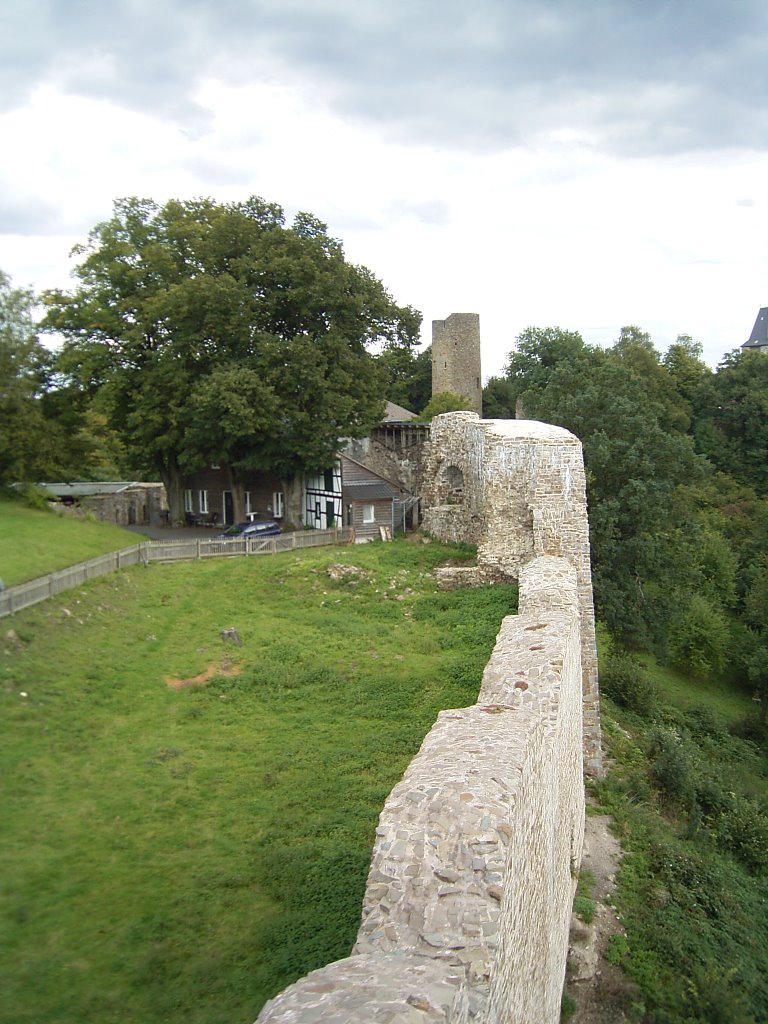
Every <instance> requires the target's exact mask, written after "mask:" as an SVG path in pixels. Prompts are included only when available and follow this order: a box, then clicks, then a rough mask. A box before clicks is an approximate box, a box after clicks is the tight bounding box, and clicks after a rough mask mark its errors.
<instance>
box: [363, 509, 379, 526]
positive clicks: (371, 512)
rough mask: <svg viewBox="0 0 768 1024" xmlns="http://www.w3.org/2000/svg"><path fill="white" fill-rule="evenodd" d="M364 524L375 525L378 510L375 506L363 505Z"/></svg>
mask: <svg viewBox="0 0 768 1024" xmlns="http://www.w3.org/2000/svg"><path fill="white" fill-rule="evenodd" d="M363 522H364V523H375V522H376V508H375V506H373V505H363Z"/></svg>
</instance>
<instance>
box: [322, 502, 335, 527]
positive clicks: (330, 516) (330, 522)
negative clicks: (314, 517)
mask: <svg viewBox="0 0 768 1024" xmlns="http://www.w3.org/2000/svg"><path fill="white" fill-rule="evenodd" d="M335 525H336V515H335V513H334V503H333V501H326V503H325V527H326V529H327V530H330V529H332V528H333V527H334V526H335Z"/></svg>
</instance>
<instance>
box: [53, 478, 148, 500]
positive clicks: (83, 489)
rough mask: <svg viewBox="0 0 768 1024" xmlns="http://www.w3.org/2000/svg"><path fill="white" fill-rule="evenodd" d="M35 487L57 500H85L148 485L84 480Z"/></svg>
mask: <svg viewBox="0 0 768 1024" xmlns="http://www.w3.org/2000/svg"><path fill="white" fill-rule="evenodd" d="M36 486H37V487H39V488H40V489H41V490H43V491H48V493H49V494H52V495H54V497H57V498H85V497H88V496H89V495H91V494H119V493H120V492H121V491H127V490H129V489H130V488H131V487H146V486H150V485H147V484H142V483H141V482H140V481H138V480H84V481H78V482H75V483H52V484H51V483H46V484H37V485H36ZM155 486H157V485H155Z"/></svg>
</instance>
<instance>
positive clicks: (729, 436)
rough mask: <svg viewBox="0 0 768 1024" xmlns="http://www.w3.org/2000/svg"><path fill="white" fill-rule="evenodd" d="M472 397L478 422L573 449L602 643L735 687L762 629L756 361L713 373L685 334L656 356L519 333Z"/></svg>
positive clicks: (760, 376) (627, 335)
mask: <svg viewBox="0 0 768 1024" xmlns="http://www.w3.org/2000/svg"><path fill="white" fill-rule="evenodd" d="M483 400H484V408H485V409H486V414H487V415H494V416H508V417H514V416H515V411H516V409H518V410H522V413H523V414H524V415H525V416H527V417H529V418H533V419H541V420H545V421H547V422H550V423H555V424H558V425H560V426H563V427H566V428H567V429H569V430H572V431H573V432H574V433H575V434H576V435H577V436H578V437H579V438H580V439H581V441H582V443H583V446H584V459H585V466H586V472H587V491H588V500H589V519H590V531H591V539H592V556H593V577H594V584H595V598H596V603H597V606H598V613H599V615H600V616H601V618H602V619H603V621H604V622H605V623H606V624H607V625H608V627H609V629H610V630H611V632H612V634H613V636H614V638H615V639H616V640H617V641H619V642H621V643H623V644H625V645H628V646H646V647H647V646H652V647H654V648H655V649H656V650H658V651H659V652H660V653H662V654H664V655H666V656H668V657H669V658H670V659H671V660H672V661H674V662H677V663H679V664H681V665H683V666H685V667H688V668H690V669H692V670H698V671H701V672H710V673H714V674H717V673H718V672H722V671H723V670H724V669H725V668H726V665H727V664H728V665H730V666H731V669H732V670H740V671H741V672H742V675H744V676H745V677H746V674H747V672H748V665H747V662H746V661H745V657H747V656H748V655H749V652H750V651H751V650H753V649H754V648H755V647H756V646H759V645H760V644H762V643H765V640H766V635H767V631H768V623H767V622H766V619H767V618H768V606H765V604H764V601H763V597H764V590H765V585H764V579H763V576H762V573H761V571H760V569H759V567H760V566H761V565H763V566H764V565H765V564H768V560H766V558H767V556H768V529H767V528H766V527H768V518H766V516H768V502H766V499H765V497H764V496H765V494H766V492H767V491H768V487H767V486H766V485H767V483H768V478H767V477H766V473H768V469H766V461H765V453H766V450H768V436H766V434H765V430H766V423H768V416H767V415H766V413H768V404H766V403H768V358H765V356H764V354H762V353H757V354H756V353H750V352H736V353H732V354H731V355H729V356H726V358H725V359H724V360H723V362H722V364H721V365H720V367H718V370H717V372H715V373H713V372H712V371H711V370H710V369H709V368H708V367H707V366H706V365H705V364H704V363H703V362H702V360H701V347H700V346H698V345H697V344H696V343H695V342H694V341H693V340H692V339H691V338H690V337H688V336H686V335H682V336H680V337H679V338H678V339H677V341H676V342H675V343H674V344H673V345H671V346H670V348H669V350H668V351H667V353H666V354H665V355H664V356H663V357H662V356H661V355H660V354H659V352H658V351H657V350H656V348H655V346H654V344H653V341H652V340H651V338H650V337H649V335H648V334H647V333H646V332H644V331H642V330H640V329H639V328H637V327H626V328H623V329H622V331H621V332H620V335H619V337H618V338H617V340H616V342H615V343H614V345H612V346H611V347H609V348H606V349H603V348H599V347H596V346H591V345H587V344H585V342H584V341H583V339H582V338H581V336H580V335H579V334H577V333H575V332H573V331H565V330H562V329H560V328H528V329H527V330H526V331H524V332H523V333H522V334H521V335H520V336H519V338H518V339H517V345H516V348H515V350H514V351H513V352H512V353H511V354H510V356H509V360H508V364H507V367H506V371H505V373H504V375H503V376H502V377H498V378H495V379H493V380H491V381H490V382H489V384H488V386H487V387H486V389H485V393H484V396H483ZM739 652H740V653H739ZM753 662H754V658H753V659H752V662H750V664H752V663H753ZM739 666H740V669H739ZM749 671H751V672H752V674H753V675H754V671H755V670H754V668H752V669H751V670H749Z"/></svg>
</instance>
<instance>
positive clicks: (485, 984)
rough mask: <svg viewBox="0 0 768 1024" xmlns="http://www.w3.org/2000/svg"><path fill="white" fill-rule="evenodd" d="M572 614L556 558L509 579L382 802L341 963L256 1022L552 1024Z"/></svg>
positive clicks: (562, 946) (569, 765)
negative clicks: (500, 618)
mask: <svg viewBox="0 0 768 1024" xmlns="http://www.w3.org/2000/svg"><path fill="white" fill-rule="evenodd" d="M553 595H556V597H555V600H554V602H553V600H552V598H553ZM579 618H580V617H579V609H578V586H577V581H576V574H575V572H574V570H573V569H572V567H571V566H570V565H569V564H568V563H567V562H566V561H565V560H563V559H558V558H539V559H535V560H533V561H532V562H530V563H528V564H527V565H526V566H525V567H524V568H523V569H522V570H521V577H520V611H519V614H518V615H512V616H509V617H508V618H506V619H505V620H504V622H503V623H502V627H501V630H500V632H499V636H498V640H497V643H496V647H495V649H494V652H493V655H492V657H491V659H490V661H489V663H488V665H487V666H486V669H485V673H484V676H483V682H482V687H481V690H480V695H479V700H478V702H477V704H475V705H474V706H473V707H470V708H460V709H456V710H452V711H443V712H442V713H441V714H440V716H439V717H438V720H437V722H436V723H435V725H434V726H433V728H432V730H431V731H430V732H429V734H428V735H427V737H426V739H425V740H424V743H423V744H422V747H421V750H420V751H419V753H418V754H417V756H416V757H415V758H414V760H413V762H412V763H411V765H410V766H409V768H408V770H407V771H406V773H405V776H404V777H403V779H402V781H401V782H400V783H399V784H398V785H397V786H396V787H395V788H394V790H393V791H392V793H391V794H390V796H389V798H388V799H387V802H386V804H385V806H384V810H383V812H382V814H381V818H380V821H379V827H378V828H377V830H376V842H375V846H374V850H373V858H372V861H371V869H370V873H369V875H368V884H367V887H366V893H365V899H364V903H363V919H362V924H361V927H360V931H359V933H358V937H357V943H356V945H355V948H354V950H353V955H352V956H350V957H348V958H347V959H346V960H341V961H338V962H337V963H335V964H331V965H330V966H329V967H326V968H323V969H322V970H319V971H315V972H313V973H312V974H310V975H308V977H306V978H304V979H302V980H301V981H299V982H297V983H296V984H295V985H292V986H291V987H290V988H288V989H286V990H285V991H284V992H283V993H281V994H280V995H279V996H277V997H276V998H275V999H273V1000H272V1001H271V1002H269V1003H267V1005H266V1006H265V1007H264V1009H263V1010H262V1013H261V1015H260V1016H259V1018H258V1020H259V1022H260V1024H288V1022H291V1024H309V1022H310V1021H312V1022H330V1021H341V1020H343V1021H345V1022H347V1024H368V1022H369V1021H372V1020H379V1019H381V1020H387V1021H389V1022H391V1024H406V1022H408V1024H419V1022H424V1024H427V1022H432V1021H442V1022H446V1024H465V1022H469V1021H475V1022H477V1024H556V1022H557V1021H558V1020H559V1016H560V996H561V992H562V986H563V980H564V976H565V960H566V954H567V948H568V927H569V920H570V908H571V903H572V900H573V893H574V887H575V874H576V868H577V867H578V864H579V862H580V859H581V847H582V841H583V822H584V789H583V779H582V768H581V732H582V721H581V641H580V629H579Z"/></svg>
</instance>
